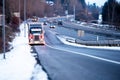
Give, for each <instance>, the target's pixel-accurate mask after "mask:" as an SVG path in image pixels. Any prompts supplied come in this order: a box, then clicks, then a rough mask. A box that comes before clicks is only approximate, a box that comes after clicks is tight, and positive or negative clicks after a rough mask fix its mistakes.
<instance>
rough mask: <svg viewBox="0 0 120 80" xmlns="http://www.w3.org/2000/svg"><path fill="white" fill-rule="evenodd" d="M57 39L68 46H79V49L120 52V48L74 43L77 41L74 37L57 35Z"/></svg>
mask: <svg viewBox="0 0 120 80" xmlns="http://www.w3.org/2000/svg"><path fill="white" fill-rule="evenodd" d="M57 38H58V39H59V40H60V41H61V42H63V43H64V44H67V45H72V46H77V47H86V48H97V49H109V50H120V47H109V46H85V45H80V44H76V43H74V42H75V41H74V40H75V39H74V38H72V37H68V36H64V35H57ZM67 39H70V41H71V42H69V41H66V40H67Z"/></svg>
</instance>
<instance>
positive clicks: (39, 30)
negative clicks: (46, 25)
mask: <svg viewBox="0 0 120 80" xmlns="http://www.w3.org/2000/svg"><path fill="white" fill-rule="evenodd" d="M30 33H31V34H36V33H37V34H42V28H41V27H31V28H30Z"/></svg>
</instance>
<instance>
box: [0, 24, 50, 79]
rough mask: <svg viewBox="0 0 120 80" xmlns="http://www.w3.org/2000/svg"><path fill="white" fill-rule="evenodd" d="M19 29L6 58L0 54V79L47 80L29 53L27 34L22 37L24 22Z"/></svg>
mask: <svg viewBox="0 0 120 80" xmlns="http://www.w3.org/2000/svg"><path fill="white" fill-rule="evenodd" d="M20 30H21V33H20V36H18V35H16V38H15V39H14V40H13V42H12V45H13V49H12V50H11V51H10V52H7V53H6V59H3V55H2V54H0V80H48V79H47V74H46V73H45V72H44V71H43V70H42V67H41V66H40V65H38V64H37V63H36V60H35V58H34V57H33V56H32V54H31V47H30V46H29V45H28V39H27V36H26V37H24V23H22V24H21V25H20ZM26 30H27V25H26ZM26 32H27V31H26ZM26 35H27V34H26Z"/></svg>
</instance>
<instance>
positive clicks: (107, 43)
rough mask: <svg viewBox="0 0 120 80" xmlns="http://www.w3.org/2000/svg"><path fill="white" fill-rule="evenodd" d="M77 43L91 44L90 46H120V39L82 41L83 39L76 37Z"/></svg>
mask: <svg viewBox="0 0 120 80" xmlns="http://www.w3.org/2000/svg"><path fill="white" fill-rule="evenodd" d="M75 43H78V44H83V45H90V46H120V39H119V40H100V41H82V40H79V39H76V40H75Z"/></svg>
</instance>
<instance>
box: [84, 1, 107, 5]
mask: <svg viewBox="0 0 120 80" xmlns="http://www.w3.org/2000/svg"><path fill="white" fill-rule="evenodd" d="M85 1H86V4H88V2H89V4H93V3H96V5H98V6H103V5H104V3H105V2H106V1H107V0H85Z"/></svg>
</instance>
